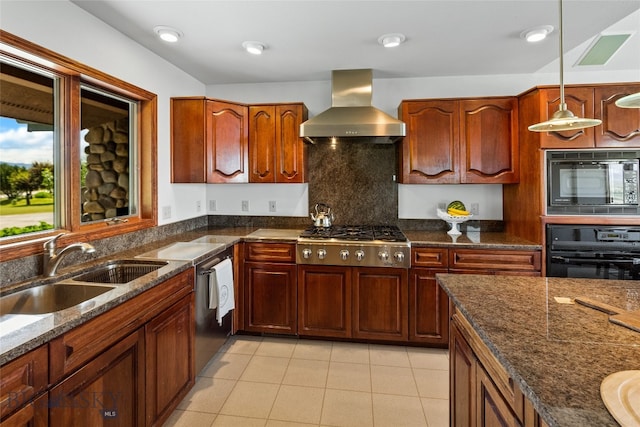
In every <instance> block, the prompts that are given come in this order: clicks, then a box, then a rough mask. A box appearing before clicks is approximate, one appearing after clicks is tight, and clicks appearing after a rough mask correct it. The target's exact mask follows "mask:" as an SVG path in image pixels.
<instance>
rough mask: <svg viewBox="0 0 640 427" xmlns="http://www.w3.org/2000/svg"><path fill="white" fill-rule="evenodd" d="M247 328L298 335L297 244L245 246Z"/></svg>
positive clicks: (252, 244) (245, 312)
mask: <svg viewBox="0 0 640 427" xmlns="http://www.w3.org/2000/svg"><path fill="white" fill-rule="evenodd" d="M244 315H245V321H244V328H245V330H247V331H252V332H270V333H280V334H296V333H297V276H296V264H295V244H290V243H245V262H244Z"/></svg>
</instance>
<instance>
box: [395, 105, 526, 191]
mask: <svg viewBox="0 0 640 427" xmlns="http://www.w3.org/2000/svg"><path fill="white" fill-rule="evenodd" d="M398 114H399V116H400V118H401V119H402V120H403V121H405V123H406V124H407V135H406V136H405V138H404V139H403V141H402V142H401V143H400V151H401V152H400V153H399V155H398V159H399V162H400V165H399V171H400V180H399V181H400V182H401V183H405V184H454V183H482V184H505V183H515V182H518V178H519V171H518V165H519V161H518V102H517V98H515V97H504V98H481V99H459V100H456V99H441V100H440V99H432V100H410V101H403V102H402V104H401V105H400V108H399V113H398Z"/></svg>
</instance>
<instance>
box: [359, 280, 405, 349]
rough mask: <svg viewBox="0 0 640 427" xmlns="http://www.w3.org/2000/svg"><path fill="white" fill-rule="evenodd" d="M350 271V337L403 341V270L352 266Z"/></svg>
mask: <svg viewBox="0 0 640 427" xmlns="http://www.w3.org/2000/svg"><path fill="white" fill-rule="evenodd" d="M353 274H354V277H353V337H354V338H364V339H380V340H387V341H406V340H407V339H408V337H409V333H408V329H409V327H408V313H407V311H408V310H407V308H408V307H407V305H408V295H407V294H408V292H407V291H408V274H407V270H406V269H401V268H355V269H354V272H353Z"/></svg>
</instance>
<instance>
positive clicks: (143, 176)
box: [0, 30, 158, 261]
mask: <svg viewBox="0 0 640 427" xmlns="http://www.w3.org/2000/svg"><path fill="white" fill-rule="evenodd" d="M0 43H2V44H3V46H2V48H3V50H2V53H3V54H4V55H7V56H8V57H11V58H15V59H16V60H19V61H21V62H26V63H29V64H32V65H35V66H37V67H39V68H47V69H49V70H52V71H53V72H55V73H56V74H58V75H59V76H60V77H61V79H62V88H61V91H62V93H63V94H64V95H63V96H64V97H65V100H66V101H65V103H64V105H63V106H62V111H61V116H62V117H63V118H64V119H63V124H62V129H61V131H62V133H63V135H62V138H64V140H65V141H66V143H65V145H66V147H65V150H64V153H63V155H64V158H63V159H61V161H62V162H63V165H62V166H63V168H64V170H65V171H67V172H66V174H67V175H66V176H65V180H66V183H65V184H66V188H64V189H63V197H64V200H63V203H64V209H65V212H66V214H67V217H68V218H69V219H68V220H67V222H66V223H65V224H63V228H60V229H55V230H50V231H46V232H42V233H35V234H29V235H23V236H16V237H15V238H14V237H11V238H6V239H3V240H2V243H0V259H2V261H9V260H13V259H17V258H22V257H26V256H31V255H35V254H38V253H41V252H42V244H43V243H44V242H45V241H46V240H48V239H49V238H51V237H53V236H55V235H57V234H59V233H68V234H67V235H65V236H64V238H63V239H61V240H60V244H61V245H67V244H70V243H75V242H80V241H92V240H97V239H102V238H106V237H112V236H116V235H121V234H125V233H130V232H133V231H138V230H142V229H146V228H150V227H154V226H156V225H157V224H158V213H157V211H158V209H157V176H158V174H157V95H156V94H154V93H152V92H149V91H147V90H144V89H142V88H139V87H137V86H135V85H132V84H130V83H127V82H125V81H123V80H120V79H118V78H116V77H113V76H110V75H108V74H106V73H104V72H102V71H99V70H97V69H95V68H92V67H89V66H87V65H84V64H81V63H79V62H77V61H74V60H72V59H70V58H67V57H65V56H63V55H60V54H58V53H56V52H53V51H51V50H49V49H46V48H44V47H42V46H38V45H36V44H35V43H32V42H30V41H28V40H25V39H22V38H20V37H18V36H15V35H13V34H10V33H8V32H6V31H3V30H0ZM5 48H6V50H5ZM24 53H27V54H29V55H30V56H29V57H28V58H25V57H24ZM38 58H39V59H41V61H38ZM81 82H86V83H89V84H91V85H93V86H96V87H99V88H102V89H106V90H109V91H112V92H114V93H118V94H120V95H123V96H126V97H129V98H131V99H133V100H136V101H138V102H139V110H138V114H139V117H138V125H139V126H138V130H139V134H138V135H137V136H138V138H137V141H138V147H137V149H138V159H139V162H140V165H139V166H140V176H139V179H138V182H139V183H140V190H139V198H140V200H139V206H138V210H139V212H138V215H137V216H134V217H131V218H129V219H128V222H127V223H124V224H117V225H111V226H109V225H107V224H105V223H92V224H86V225H84V224H82V223H81V222H80V197H81V196H80V191H79V184H78V183H79V182H80V179H79V174H80V171H79V168H77V169H74V168H71V167H70V166H69V165H72V164H79V144H80V142H79V135H78V132H76V131H75V129H79V122H80V112H79V103H80V99H79V96H80V88H79V85H80V83H81ZM76 98H77V99H76ZM74 162H75V163H74Z"/></svg>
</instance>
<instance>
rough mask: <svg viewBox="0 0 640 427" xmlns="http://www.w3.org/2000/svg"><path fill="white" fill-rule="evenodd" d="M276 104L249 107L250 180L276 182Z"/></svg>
mask: <svg viewBox="0 0 640 427" xmlns="http://www.w3.org/2000/svg"><path fill="white" fill-rule="evenodd" d="M275 110H276V108H275V106H274V105H255V106H253V105H252V106H251V107H249V120H250V121H249V156H250V157H249V168H250V170H251V173H250V174H249V182H275V180H276V178H275V167H276V153H275V150H276V140H275V138H276V132H275V128H276V113H275Z"/></svg>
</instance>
